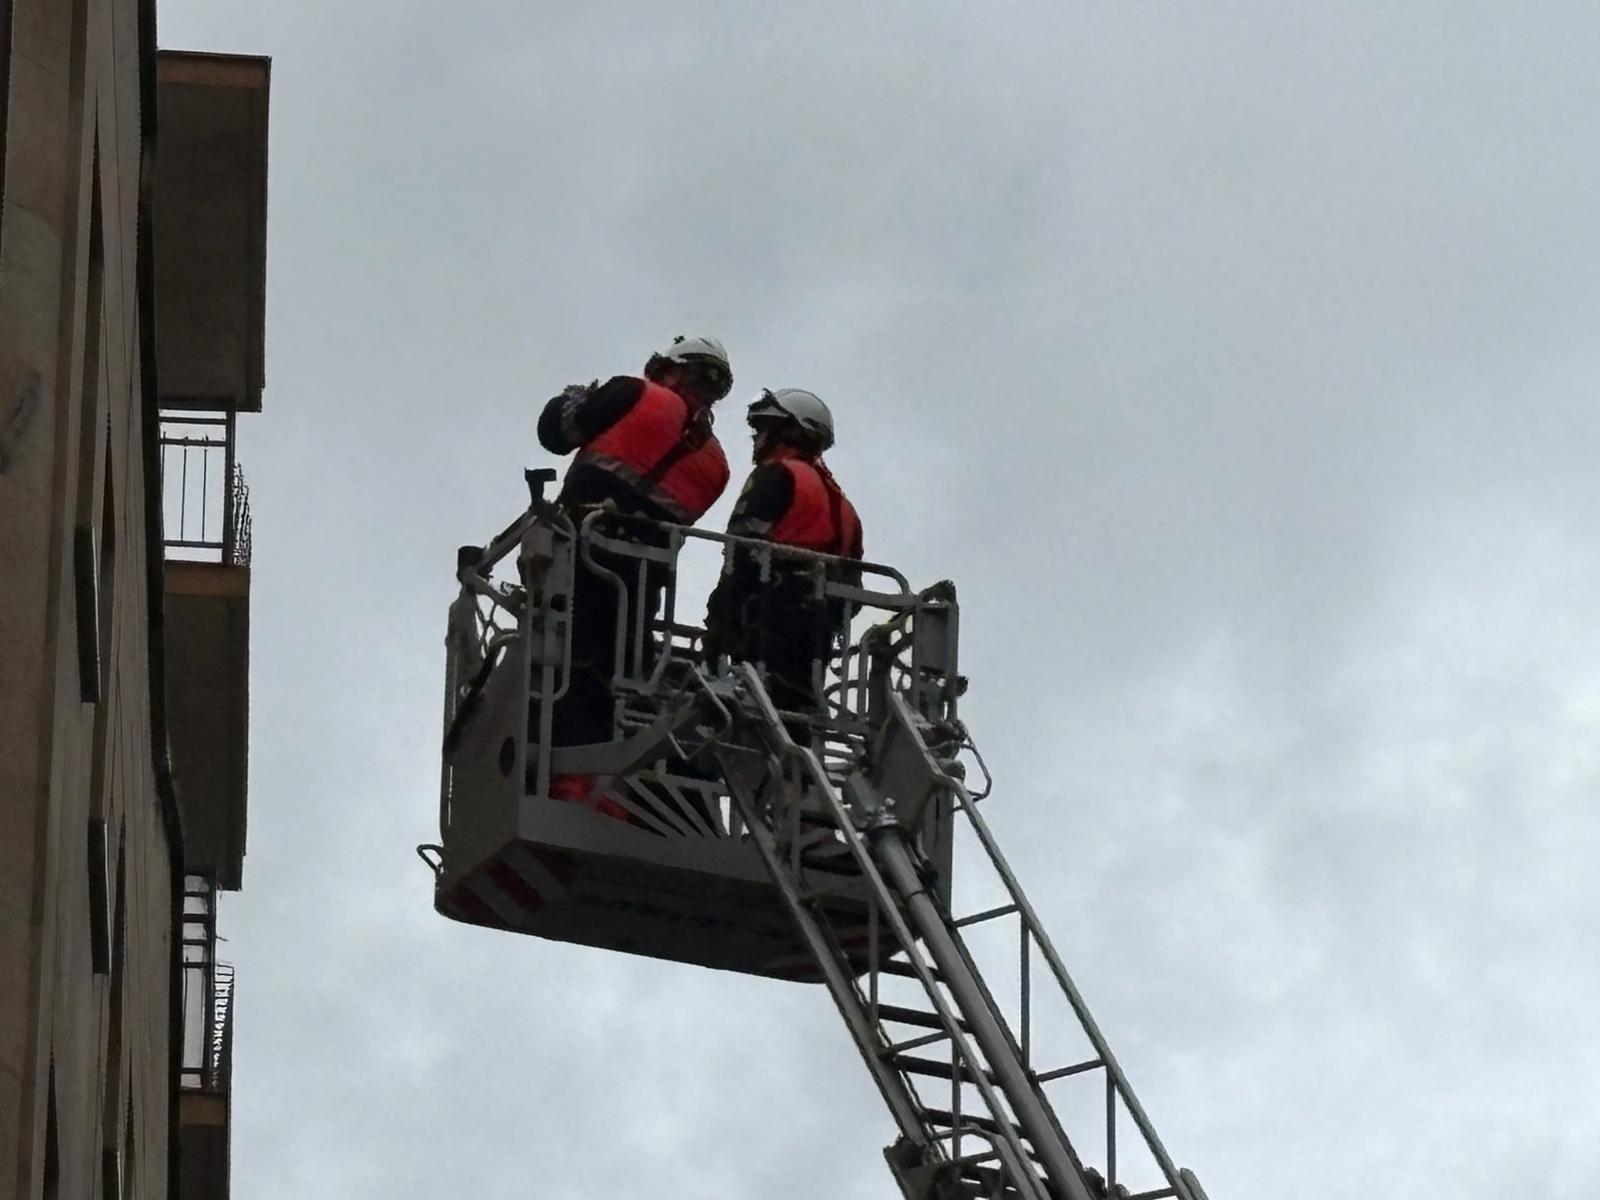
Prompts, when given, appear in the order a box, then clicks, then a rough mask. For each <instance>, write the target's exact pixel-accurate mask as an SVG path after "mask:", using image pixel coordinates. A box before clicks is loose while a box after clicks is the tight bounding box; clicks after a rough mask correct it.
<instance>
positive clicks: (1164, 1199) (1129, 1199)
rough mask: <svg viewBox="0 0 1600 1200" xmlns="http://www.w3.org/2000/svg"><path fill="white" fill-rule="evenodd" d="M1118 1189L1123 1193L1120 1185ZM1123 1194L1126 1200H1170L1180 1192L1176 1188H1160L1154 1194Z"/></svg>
mask: <svg viewBox="0 0 1600 1200" xmlns="http://www.w3.org/2000/svg"><path fill="white" fill-rule="evenodd" d="M1117 1189H1118V1191H1122V1185H1121V1184H1118V1185H1117ZM1123 1194H1124V1196H1126V1200H1169V1198H1170V1197H1173V1196H1176V1195H1177V1194H1178V1192H1177V1189H1176V1188H1170V1187H1164V1188H1158V1189H1157V1190H1156V1191H1153V1192H1124V1193H1123Z"/></svg>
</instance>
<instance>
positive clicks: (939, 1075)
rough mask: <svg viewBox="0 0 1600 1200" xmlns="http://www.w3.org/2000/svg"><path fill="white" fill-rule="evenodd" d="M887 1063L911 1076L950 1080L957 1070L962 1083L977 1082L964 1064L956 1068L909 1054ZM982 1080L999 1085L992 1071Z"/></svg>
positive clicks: (984, 1075) (987, 1072)
mask: <svg viewBox="0 0 1600 1200" xmlns="http://www.w3.org/2000/svg"><path fill="white" fill-rule="evenodd" d="M889 1061H890V1062H892V1063H893V1064H894V1065H895V1066H897V1067H899V1068H900V1069H901V1070H902V1071H906V1072H908V1073H909V1074H912V1075H929V1076H932V1077H933V1078H934V1079H950V1078H953V1077H954V1075H955V1073H956V1072H957V1070H959V1071H960V1073H961V1082H962V1083H976V1082H977V1076H976V1075H975V1074H974V1073H973V1070H972V1068H971V1067H969V1066H967V1065H966V1064H965V1063H963V1064H962V1065H961V1066H960V1067H959V1068H958V1067H956V1066H955V1065H954V1064H952V1063H948V1062H945V1061H944V1060H943V1059H938V1058H917V1057H916V1056H915V1055H911V1054H896V1055H895V1056H894V1057H893V1058H892V1059H890V1060H889ZM983 1078H984V1079H986V1080H988V1081H989V1083H991V1084H994V1085H996V1086H998V1084H999V1080H997V1079H996V1078H995V1074H994V1072H993V1071H984V1072H983Z"/></svg>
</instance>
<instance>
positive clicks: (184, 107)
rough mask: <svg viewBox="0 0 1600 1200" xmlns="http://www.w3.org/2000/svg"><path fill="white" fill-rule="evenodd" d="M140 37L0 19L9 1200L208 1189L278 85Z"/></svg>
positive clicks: (224, 1115)
mask: <svg viewBox="0 0 1600 1200" xmlns="http://www.w3.org/2000/svg"><path fill="white" fill-rule="evenodd" d="M155 36H156V25H155V11H154V3H153V0H0V1196H13V1195H15V1196H19V1197H26V1198H28V1200H33V1198H36V1197H38V1198H55V1197H90V1196H93V1197H125V1196H126V1197H131V1196H140V1197H157V1196H168V1195H172V1196H190V1197H196V1198H199V1197H207V1196H221V1195H226V1194H227V1141H228V1094H229V1085H230V1080H231V1067H230V1057H231V1056H230V1047H231V1024H230V1021H231V1008H230V999H231V992H232V981H231V976H230V973H229V972H228V971H227V970H226V969H225V968H224V967H223V966H222V964H219V963H217V961H216V956H215V945H216V898H217V893H218V891H219V890H226V889H229V888H237V887H238V886H240V883H241V882H242V865H243V857H244V811H245V809H244V805H245V781H246V775H247V771H246V748H247V744H248V738H247V719H248V645H249V640H248V638H249V635H248V628H249V626H248V614H249V532H248V531H249V522H248V504H247V499H246V493H245V492H244V488H243V483H242V477H241V476H240V474H239V471H238V467H237V462H236V455H235V436H234V435H235V429H236V419H237V415H238V414H239V413H241V412H256V411H259V410H260V406H261V392H262V369H261V356H262V328H263V323H262V306H263V281H264V273H265V188H266V175H265V169H266V101H267V79H268V64H267V63H266V61H265V60H262V59H257V58H240V57H234V56H218V55H195V54H176V55H164V54H158V53H157V50H156V42H155ZM158 314H159V315H158ZM191 470H193V471H194V472H195V473H196V474H197V475H198V476H199V481H198V483H196V481H195V480H194V479H193V478H191V476H190V474H189V472H190V471H191Z"/></svg>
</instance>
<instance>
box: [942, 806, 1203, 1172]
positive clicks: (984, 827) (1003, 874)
mask: <svg viewBox="0 0 1600 1200" xmlns="http://www.w3.org/2000/svg"><path fill="white" fill-rule="evenodd" d="M950 782H951V791H952V794H953V795H954V797H955V800H956V804H957V806H958V807H959V808H960V809H961V811H962V812H963V813H964V814H965V815H966V817H967V820H968V821H969V823H970V824H971V826H972V828H973V831H974V832H975V833H976V835H977V837H978V841H979V843H980V844H981V845H982V846H983V849H984V853H985V854H986V855H987V856H988V858H989V861H990V863H991V864H992V865H993V866H994V869H995V873H996V874H997V875H998V876H999V877H1000V880H1001V882H1002V883H1003V884H1004V885H1005V888H1006V891H1007V892H1008V893H1009V894H1010V896H1011V902H1012V903H1013V904H1015V905H1016V907H1017V915H1018V917H1019V918H1020V919H1021V921H1022V922H1023V924H1024V927H1025V928H1026V929H1027V932H1028V935H1029V937H1030V938H1031V939H1032V941H1033V944H1034V945H1036V946H1038V947H1039V952H1040V954H1041V955H1042V956H1043V957H1044V960H1045V963H1046V964H1047V965H1048V966H1049V968H1050V973H1051V974H1052V975H1053V976H1054V977H1055V980H1056V983H1057V985H1058V986H1059V987H1060V988H1061V991H1062V994H1063V995H1065V996H1066V998H1067V1002H1068V1003H1069V1004H1070V1005H1071V1006H1072V1011H1073V1013H1074V1015H1075V1016H1076V1017H1077V1018H1078V1022H1079V1024H1080V1025H1081V1027H1082V1029H1083V1032H1084V1035H1085V1036H1086V1037H1087V1038H1088V1039H1089V1044H1090V1045H1091V1046H1092V1047H1093V1048H1094V1052H1095V1054H1096V1055H1098V1056H1099V1058H1100V1061H1101V1063H1102V1064H1103V1066H1104V1069H1105V1071H1106V1074H1107V1078H1109V1079H1111V1080H1112V1081H1113V1085H1114V1086H1115V1088H1116V1091H1117V1094H1118V1096H1119V1097H1120V1098H1121V1100H1122V1102H1123V1104H1124V1106H1125V1107H1126V1108H1127V1110H1128V1114H1129V1116H1131V1117H1132V1118H1133V1122H1134V1125H1135V1126H1136V1127H1137V1128H1138V1130H1139V1133H1140V1135H1141V1136H1142V1137H1143V1138H1144V1141H1145V1145H1146V1146H1147V1147H1148V1149H1149V1151H1150V1154H1151V1156H1152V1157H1153V1158H1154V1159H1155V1160H1156V1164H1157V1165H1158V1166H1159V1167H1160V1168H1161V1172H1162V1174H1163V1175H1164V1176H1166V1180H1167V1183H1168V1184H1169V1185H1170V1186H1171V1187H1172V1189H1173V1191H1174V1193H1175V1194H1176V1195H1177V1196H1178V1198H1179V1200H1201V1197H1200V1196H1198V1195H1196V1194H1195V1193H1194V1192H1193V1191H1192V1190H1191V1189H1190V1187H1189V1184H1188V1181H1187V1180H1186V1179H1185V1178H1184V1176H1185V1175H1186V1174H1188V1173H1187V1172H1183V1171H1180V1170H1179V1169H1178V1167H1177V1166H1176V1164H1174V1162H1173V1161H1172V1157H1171V1155H1169V1154H1168V1153H1167V1149H1166V1147H1165V1146H1164V1145H1163V1144H1162V1141H1161V1138H1160V1135H1159V1134H1157V1133H1156V1130H1155V1126H1154V1125H1153V1124H1152V1123H1151V1121H1150V1117H1149V1115H1148V1114H1147V1113H1146V1112H1145V1110H1144V1106H1143V1105H1141V1104H1140V1103H1139V1098H1138V1097H1137V1096H1136V1095H1135V1094H1134V1091H1133V1085H1132V1084H1131V1083H1129V1081H1128V1077H1127V1075H1126V1074H1124V1072H1123V1070H1122V1066H1121V1064H1120V1063H1118V1062H1117V1058H1116V1055H1115V1054H1113V1053H1112V1051H1111V1045H1110V1043H1109V1042H1107V1041H1106V1038H1105V1035H1104V1034H1103V1033H1102V1032H1101V1031H1100V1026H1099V1024H1098V1023H1097V1022H1096V1021H1095V1019H1094V1016H1093V1014H1092V1013H1090V1011H1089V1006H1088V1004H1087V1003H1086V1002H1085V1001H1084V999H1083V994H1082V993H1081V992H1079V991H1078V987H1077V984H1075V983H1074V982H1073V980H1072V976H1071V975H1070V974H1069V973H1068V972H1067V968H1066V965H1065V964H1064V963H1063V962H1062V960H1061V956H1060V955H1059V954H1057V953H1056V948H1055V946H1054V944H1053V943H1052V942H1051V941H1050V935H1049V934H1047V933H1046V932H1045V929H1044V925H1043V923H1042V922H1041V921H1040V920H1039V914H1038V913H1037V912H1036V911H1035V909H1034V907H1033V905H1032V904H1031V903H1029V901H1028V897H1027V896H1026V895H1025V894H1024V892H1023V890H1022V885H1021V883H1020V882H1019V881H1018V880H1017V877H1016V873H1015V872H1014V871H1012V869H1011V865H1010V863H1009V862H1007V860H1006V857H1005V855H1004V854H1003V853H1002V852H1001V850H1000V846H999V843H998V842H997V841H996V840H995V837H994V833H993V832H992V831H991V830H990V828H989V824H988V822H987V821H985V820H984V818H983V816H982V814H981V813H979V811H978V806H977V804H976V803H975V802H974V801H973V799H972V796H971V794H970V793H969V792H968V791H967V789H966V786H965V785H964V784H962V783H961V782H960V781H959V780H956V779H951V781H950ZM1024 961H1026V956H1024ZM1111 1129H1114V1126H1109V1127H1108V1132H1109V1131H1110V1130H1111ZM1189 1178H1191V1179H1192V1178H1193V1176H1192V1175H1189Z"/></svg>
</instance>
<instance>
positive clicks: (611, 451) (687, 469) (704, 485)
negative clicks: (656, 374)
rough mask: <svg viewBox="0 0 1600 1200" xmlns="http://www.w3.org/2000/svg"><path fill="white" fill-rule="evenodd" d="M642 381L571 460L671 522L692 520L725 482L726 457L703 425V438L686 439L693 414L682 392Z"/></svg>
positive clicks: (704, 509)
mask: <svg viewBox="0 0 1600 1200" xmlns="http://www.w3.org/2000/svg"><path fill="white" fill-rule="evenodd" d="M643 382H644V390H643V391H642V392H641V393H640V394H639V399H638V400H637V401H635V402H634V405H633V407H632V408H630V409H629V410H628V412H627V415H626V416H624V417H623V418H622V419H621V420H620V421H618V422H617V423H616V424H615V425H613V426H611V428H610V429H607V430H606V431H605V432H604V433H602V434H601V435H600V436H599V437H597V438H595V439H594V440H593V441H592V442H590V443H589V444H588V445H586V446H584V447H583V448H582V449H581V450H579V451H578V454H577V458H576V459H575V460H574V465H576V464H578V463H582V464H585V465H587V466H591V467H599V468H600V469H602V470H604V471H609V472H610V473H611V474H613V475H615V476H616V477H617V478H619V479H621V480H622V481H623V482H624V483H626V484H627V485H628V486H629V487H631V488H633V489H634V490H635V491H636V492H638V493H639V495H641V496H643V497H645V498H646V499H648V500H650V501H652V502H653V503H655V504H656V505H658V506H659V507H660V508H662V509H664V510H665V511H666V512H667V513H668V515H670V516H671V517H672V519H673V520H674V521H679V522H681V523H683V524H685V525H692V524H694V522H696V521H698V520H699V519H700V518H701V517H703V516H704V515H705V512H706V509H708V508H710V507H711V506H712V505H713V504H715V503H716V502H717V497H718V496H720V495H722V489H723V488H725V487H727V486H728V459H727V457H726V456H725V455H724V454H723V453H722V443H720V442H718V441H717V437H716V435H715V434H714V433H711V432H710V431H709V430H708V431H707V433H706V440H705V441H704V442H702V443H700V444H699V445H693V444H692V440H693V439H692V438H691V437H689V434H690V421H691V419H692V418H693V416H694V415H695V414H694V413H693V412H692V411H691V409H690V407H689V404H688V402H687V401H686V400H684V398H683V397H682V396H680V395H678V393H677V392H675V391H673V390H672V389H671V388H667V387H663V386H662V385H661V384H659V383H652V382H651V381H650V380H648V379H647V380H644V381H643Z"/></svg>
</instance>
